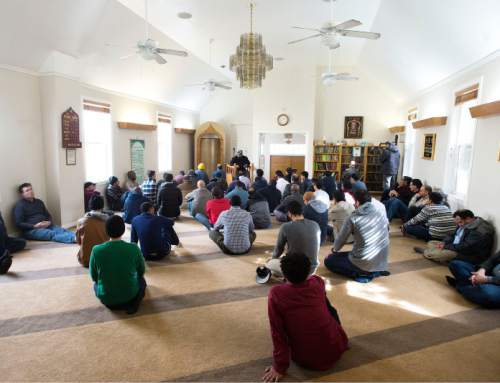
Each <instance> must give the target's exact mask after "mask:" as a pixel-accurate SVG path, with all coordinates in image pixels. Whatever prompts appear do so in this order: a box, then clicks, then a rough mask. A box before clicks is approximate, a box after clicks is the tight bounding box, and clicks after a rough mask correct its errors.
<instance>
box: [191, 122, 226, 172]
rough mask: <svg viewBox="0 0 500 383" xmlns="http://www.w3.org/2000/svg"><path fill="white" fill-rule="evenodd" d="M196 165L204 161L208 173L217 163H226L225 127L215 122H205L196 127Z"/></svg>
mask: <svg viewBox="0 0 500 383" xmlns="http://www.w3.org/2000/svg"><path fill="white" fill-rule="evenodd" d="M194 139H195V165H197V164H199V163H200V162H203V163H204V164H205V167H206V170H207V173H208V174H211V173H212V172H213V171H214V170H215V168H216V167H217V164H224V160H225V158H224V152H225V142H226V134H225V133H224V128H223V127H222V126H221V125H219V124H217V123H215V122H211V121H209V122H205V123H204V124H202V125H200V126H199V127H198V129H196V133H195V136H194Z"/></svg>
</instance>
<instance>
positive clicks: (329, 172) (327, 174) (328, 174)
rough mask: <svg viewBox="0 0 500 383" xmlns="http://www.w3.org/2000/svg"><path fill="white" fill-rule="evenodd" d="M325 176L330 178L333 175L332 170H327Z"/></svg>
mask: <svg viewBox="0 0 500 383" xmlns="http://www.w3.org/2000/svg"><path fill="white" fill-rule="evenodd" d="M323 174H324V175H325V176H327V177H330V176H331V175H332V172H331V171H330V170H325V172H324V173H323Z"/></svg>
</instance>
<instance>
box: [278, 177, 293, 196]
mask: <svg viewBox="0 0 500 383" xmlns="http://www.w3.org/2000/svg"><path fill="white" fill-rule="evenodd" d="M289 183H290V182H288V181H287V180H286V179H284V178H278V180H277V181H276V189H278V190H279V191H280V192H281V195H283V193H284V192H285V188H286V185H288V184H289Z"/></svg>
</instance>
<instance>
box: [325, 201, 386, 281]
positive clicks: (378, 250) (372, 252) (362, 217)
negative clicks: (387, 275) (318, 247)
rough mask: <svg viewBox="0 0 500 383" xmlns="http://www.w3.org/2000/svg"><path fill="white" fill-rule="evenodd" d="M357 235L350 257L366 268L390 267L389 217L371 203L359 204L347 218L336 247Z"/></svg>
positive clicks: (341, 245)
mask: <svg viewBox="0 0 500 383" xmlns="http://www.w3.org/2000/svg"><path fill="white" fill-rule="evenodd" d="M351 234H352V235H353V237H354V246H353V249H352V251H351V252H350V254H349V260H350V261H351V262H352V263H353V264H354V265H355V266H357V267H359V268H360V269H361V270H364V271H370V272H372V271H385V270H387V266H388V262H387V259H388V257H389V230H387V217H386V216H385V214H382V213H381V212H380V211H379V210H377V208H376V207H375V206H374V205H373V204H372V203H371V202H366V203H364V204H363V205H361V206H360V207H358V208H357V209H356V210H355V211H354V212H353V213H352V214H351V216H350V217H349V218H348V219H347V220H346V221H345V222H344V225H343V226H342V229H341V230H340V233H339V235H338V236H337V238H335V243H334V244H333V250H334V251H339V250H340V249H342V247H343V246H344V244H345V243H346V241H347V238H349V235H351Z"/></svg>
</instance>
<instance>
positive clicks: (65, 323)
mask: <svg viewBox="0 0 500 383" xmlns="http://www.w3.org/2000/svg"><path fill="white" fill-rule="evenodd" d="M212 254H213V256H214V257H217V256H219V255H220V254H222V253H220V252H219V253H212ZM222 256H225V255H221V257H222ZM200 257H201V256H200ZM425 265H427V266H426V267H425ZM435 266H436V264H435V263H433V262H430V261H428V260H425V259H417V260H408V261H401V262H395V263H393V264H392V265H391V269H392V268H394V269H395V271H394V272H393V274H400V273H405V272H410V271H414V270H415V269H416V270H419V269H422V268H430V267H435ZM332 276H334V275H333V274H329V275H328V277H329V278H331V277H332ZM346 281H347V279H346V278H343V277H340V276H339V277H338V278H337V276H335V279H333V280H331V284H332V285H339V284H342V283H345V282H346ZM271 286H272V285H253V286H250V287H248V286H245V287H235V288H228V289H222V290H216V291H208V292H200V293H191V294H184V295H165V296H161V297H157V298H152V299H147V300H144V301H143V303H142V304H141V308H140V310H139V312H138V313H137V314H135V315H126V314H123V313H120V312H112V311H110V310H108V309H107V308H106V307H104V306H102V305H99V306H97V307H89V308H85V309H82V310H74V311H66V312H58V313H51V314H44V315H34V316H27V317H22V318H9V319H4V320H1V321H0V337H9V336H14V335H21V334H28V333H33V332H40V331H48V330H57V329H62V328H69V327H75V326H83V325H89V324H96V323H104V322H109V321H114V320H120V319H127V318H133V317H137V316H141V315H150V314H158V313H162V312H167V311H173V310H182V309H187V308H192V307H200V306H208V305H214V304H221V303H228V302H236V301H243V300H248V299H254V298H262V297H265V296H267V293H268V291H269V289H270V287H271ZM96 303H97V302H96Z"/></svg>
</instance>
